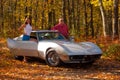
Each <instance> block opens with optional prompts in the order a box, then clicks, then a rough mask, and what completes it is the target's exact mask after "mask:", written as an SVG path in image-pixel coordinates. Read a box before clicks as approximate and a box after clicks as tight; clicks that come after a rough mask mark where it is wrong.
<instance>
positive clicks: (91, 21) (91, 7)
mask: <svg viewBox="0 0 120 80" xmlns="http://www.w3.org/2000/svg"><path fill="white" fill-rule="evenodd" d="M90 28H91V35H92V38H93V37H94V27H93V5H92V4H90Z"/></svg>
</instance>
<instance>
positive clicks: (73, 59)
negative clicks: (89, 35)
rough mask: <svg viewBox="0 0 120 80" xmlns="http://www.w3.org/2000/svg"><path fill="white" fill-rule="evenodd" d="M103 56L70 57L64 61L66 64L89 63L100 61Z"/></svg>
mask: <svg viewBox="0 0 120 80" xmlns="http://www.w3.org/2000/svg"><path fill="white" fill-rule="evenodd" d="M100 57H101V54H96V55H70V56H68V57H67V58H66V60H65V59H64V61H63V62H65V63H89V62H93V61H95V60H97V59H100Z"/></svg>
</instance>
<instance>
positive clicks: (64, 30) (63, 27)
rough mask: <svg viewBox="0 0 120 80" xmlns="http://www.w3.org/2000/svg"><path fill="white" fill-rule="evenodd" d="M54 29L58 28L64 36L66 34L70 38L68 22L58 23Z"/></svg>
mask: <svg viewBox="0 0 120 80" xmlns="http://www.w3.org/2000/svg"><path fill="white" fill-rule="evenodd" d="M52 30H58V31H59V32H60V33H61V34H63V36H65V37H66V38H68V35H69V33H68V26H67V25H66V24H63V23H62V24H57V25H55V26H54V27H52Z"/></svg>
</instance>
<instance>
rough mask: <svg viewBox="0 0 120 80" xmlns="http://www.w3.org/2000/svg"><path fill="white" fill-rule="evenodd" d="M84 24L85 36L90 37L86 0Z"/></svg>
mask: <svg viewBox="0 0 120 80" xmlns="http://www.w3.org/2000/svg"><path fill="white" fill-rule="evenodd" d="M83 4H84V25H85V37H86V39H87V37H88V26H87V12H86V1H85V0H84V3H83Z"/></svg>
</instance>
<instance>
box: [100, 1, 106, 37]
mask: <svg viewBox="0 0 120 80" xmlns="http://www.w3.org/2000/svg"><path fill="white" fill-rule="evenodd" d="M99 4H100V11H101V15H102V22H103V35H104V37H106V24H107V23H106V14H105V10H104V7H103V3H102V0H99Z"/></svg>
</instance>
